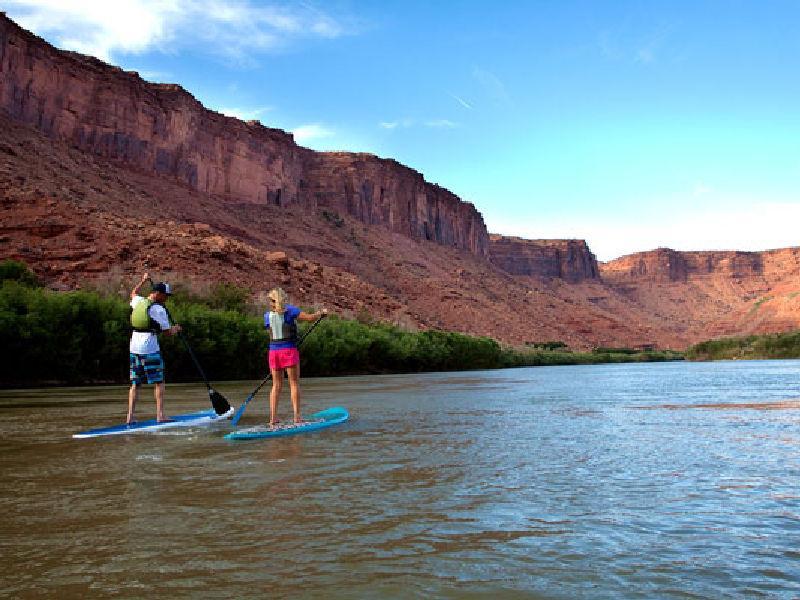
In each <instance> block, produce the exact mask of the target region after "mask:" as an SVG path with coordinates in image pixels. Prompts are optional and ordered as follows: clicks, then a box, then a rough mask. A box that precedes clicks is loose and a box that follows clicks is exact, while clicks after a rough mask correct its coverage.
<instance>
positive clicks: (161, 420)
mask: <svg viewBox="0 0 800 600" xmlns="http://www.w3.org/2000/svg"><path fill="white" fill-rule="evenodd" d="M156 422H158V423H172V419H170V418H169V417H161V418H159V419H156Z"/></svg>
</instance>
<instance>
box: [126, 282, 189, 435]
mask: <svg viewBox="0 0 800 600" xmlns="http://www.w3.org/2000/svg"><path fill="white" fill-rule="evenodd" d="M149 279H150V275H149V273H145V274H144V275H143V276H142V280H141V281H140V282H139V284H138V285H137V286H136V287H134V288H133V290H132V291H131V308H132V309H133V312H132V313H131V326H132V327H133V333H132V334H131V343H130V370H131V389H130V391H129V392H128V419H127V421H126V423H128V424H131V423H133V413H134V410H136V401H137V400H138V399H139V386H140V385H142V384H143V383H148V384H151V385H153V386H154V387H153V395H154V396H155V399H156V419H157V420H158V422H159V423H160V422H162V421H168V420H169V419H167V418H166V417H165V416H164V361H163V360H162V358H161V347H160V346H159V345H158V337H157V336H158V334H160V333H163V334H164V335H175V334H177V333H178V332H180V330H181V326H180V325H172V326H170V324H169V317H168V316H167V311H166V309H165V308H164V302H166V300H167V298H168V297H169V296H170V295H171V294H172V288H171V286H170V285H169V284H168V283H156V284H155V285H154V286H153V290H152V291H151V292H150V295H149V296H147V298H144V297H142V296H140V295H139V291H140V290H141V288H142V286H143V285H144V284H145V282H146V281H148V280H149Z"/></svg>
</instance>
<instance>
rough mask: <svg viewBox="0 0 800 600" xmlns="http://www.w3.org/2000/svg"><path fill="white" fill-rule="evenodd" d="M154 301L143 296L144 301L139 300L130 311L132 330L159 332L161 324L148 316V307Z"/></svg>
mask: <svg viewBox="0 0 800 600" xmlns="http://www.w3.org/2000/svg"><path fill="white" fill-rule="evenodd" d="M154 304H155V302H153V301H152V300H151V299H150V298H145V299H144V302H139V304H137V305H136V307H135V308H134V309H133V312H131V327H133V330H134V331H139V332H141V333H155V334H156V335H158V334H159V333H161V326H160V325H159V324H158V323H157V322H156V321H155V320H154V319H153V318H152V317H151V316H150V309H151V308H152V307H153V305H154Z"/></svg>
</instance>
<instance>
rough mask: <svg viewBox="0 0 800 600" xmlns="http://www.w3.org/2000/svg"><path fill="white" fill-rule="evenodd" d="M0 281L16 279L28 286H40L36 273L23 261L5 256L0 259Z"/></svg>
mask: <svg viewBox="0 0 800 600" xmlns="http://www.w3.org/2000/svg"><path fill="white" fill-rule="evenodd" d="M0 281H16V282H18V283H21V284H22V285H26V286H28V287H40V286H41V283H40V282H39V278H38V277H36V274H35V273H34V272H33V271H31V269H30V268H29V267H28V265H26V264H25V263H24V262H20V261H18V260H13V259H10V258H7V259H6V260H4V261H0Z"/></svg>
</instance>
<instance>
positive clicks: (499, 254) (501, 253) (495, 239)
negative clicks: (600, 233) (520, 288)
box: [489, 234, 600, 283]
mask: <svg viewBox="0 0 800 600" xmlns="http://www.w3.org/2000/svg"><path fill="white" fill-rule="evenodd" d="M489 259H490V260H491V261H492V263H494V264H495V265H496V266H498V267H500V268H501V269H503V271H505V272H506V273H509V274H511V275H523V276H529V277H548V278H558V279H563V280H564V281H567V282H570V283H577V282H580V281H599V279H600V271H599V267H598V264H597V259H596V258H595V255H594V254H592V252H591V251H590V250H589V246H588V245H587V244H586V242H585V241H584V240H526V239H522V238H518V237H508V236H502V235H496V234H492V235H490V236H489Z"/></svg>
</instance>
